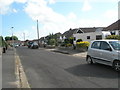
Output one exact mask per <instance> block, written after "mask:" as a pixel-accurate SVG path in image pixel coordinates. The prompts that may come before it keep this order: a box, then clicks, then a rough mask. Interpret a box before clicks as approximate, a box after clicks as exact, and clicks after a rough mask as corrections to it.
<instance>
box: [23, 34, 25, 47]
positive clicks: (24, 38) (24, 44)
mask: <svg viewBox="0 0 120 90" xmlns="http://www.w3.org/2000/svg"><path fill="white" fill-rule="evenodd" d="M23 37H24V45H25V33H23Z"/></svg>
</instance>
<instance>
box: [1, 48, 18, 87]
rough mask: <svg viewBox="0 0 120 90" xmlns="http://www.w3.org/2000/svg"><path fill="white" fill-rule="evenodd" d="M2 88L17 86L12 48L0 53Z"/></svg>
mask: <svg viewBox="0 0 120 90" xmlns="http://www.w3.org/2000/svg"><path fill="white" fill-rule="evenodd" d="M2 88H3V89H4V88H17V84H16V76H15V58H14V50H13V49H12V48H8V50H7V51H6V53H3V54H2Z"/></svg>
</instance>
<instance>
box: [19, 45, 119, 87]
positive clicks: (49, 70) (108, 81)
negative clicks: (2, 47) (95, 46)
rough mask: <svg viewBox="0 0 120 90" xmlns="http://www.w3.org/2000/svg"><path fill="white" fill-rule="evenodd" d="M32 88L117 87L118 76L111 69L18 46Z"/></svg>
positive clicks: (67, 56) (53, 53)
mask: <svg viewBox="0 0 120 90" xmlns="http://www.w3.org/2000/svg"><path fill="white" fill-rule="evenodd" d="M17 54H18V55H19V57H20V59H21V63H22V65H23V68H24V71H25V73H26V76H27V79H28V82H29V84H30V86H31V88H118V86H119V80H118V75H119V74H118V73H117V72H115V71H114V70H113V69H112V68H111V67H109V66H105V65H100V64H95V65H88V64H86V61H85V58H78V57H73V56H69V55H64V54H60V53H55V52H50V51H47V50H44V49H28V48H27V47H18V48H17Z"/></svg>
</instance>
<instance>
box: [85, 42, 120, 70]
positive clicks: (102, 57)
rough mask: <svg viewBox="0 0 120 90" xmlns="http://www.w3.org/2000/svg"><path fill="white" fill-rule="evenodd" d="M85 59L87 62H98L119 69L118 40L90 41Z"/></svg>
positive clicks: (119, 53)
mask: <svg viewBox="0 0 120 90" xmlns="http://www.w3.org/2000/svg"><path fill="white" fill-rule="evenodd" d="M86 61H87V63H88V64H93V63H100V64H105V65H109V66H112V67H113V68H114V69H115V70H116V71H120V41H119V40H94V41H92V42H91V44H90V46H89V48H88V52H87V56H86Z"/></svg>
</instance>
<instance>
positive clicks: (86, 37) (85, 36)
mask: <svg viewBox="0 0 120 90" xmlns="http://www.w3.org/2000/svg"><path fill="white" fill-rule="evenodd" d="M103 29H104V27H89V28H78V30H77V31H76V32H74V34H73V37H74V38H75V39H74V44H76V41H77V40H78V39H82V41H89V42H90V41H92V40H100V39H104V38H106V36H108V35H111V34H110V32H109V31H102V30H103Z"/></svg>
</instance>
